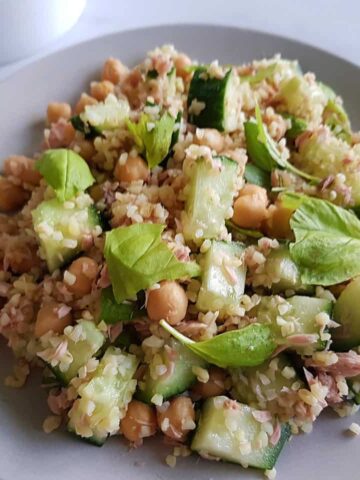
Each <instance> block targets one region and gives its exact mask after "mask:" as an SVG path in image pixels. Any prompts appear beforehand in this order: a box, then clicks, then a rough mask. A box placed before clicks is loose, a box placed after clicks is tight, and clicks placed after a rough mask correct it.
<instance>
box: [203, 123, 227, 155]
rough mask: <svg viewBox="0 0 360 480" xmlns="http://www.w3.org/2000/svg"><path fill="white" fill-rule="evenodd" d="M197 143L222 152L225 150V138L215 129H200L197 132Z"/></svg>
mask: <svg viewBox="0 0 360 480" xmlns="http://www.w3.org/2000/svg"><path fill="white" fill-rule="evenodd" d="M196 143H198V144H199V145H206V146H208V147H210V148H211V149H212V150H216V151H217V152H221V150H223V148H224V137H223V136H222V135H221V133H220V132H218V131H217V130H216V129H215V128H204V129H200V128H198V129H197V130H196Z"/></svg>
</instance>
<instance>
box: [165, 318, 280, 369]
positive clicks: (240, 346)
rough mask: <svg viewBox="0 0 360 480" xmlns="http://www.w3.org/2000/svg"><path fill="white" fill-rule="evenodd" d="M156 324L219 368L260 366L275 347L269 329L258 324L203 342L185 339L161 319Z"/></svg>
mask: <svg viewBox="0 0 360 480" xmlns="http://www.w3.org/2000/svg"><path fill="white" fill-rule="evenodd" d="M160 325H161V326H162V327H163V328H164V329H165V330H167V331H168V332H169V333H171V335H173V336H174V337H175V338H176V339H177V340H179V342H181V343H182V344H183V345H186V346H187V347H188V348H189V349H190V350H191V351H192V352H194V353H195V354H196V355H198V356H199V357H201V358H203V359H204V360H206V361H207V362H209V363H212V364H214V365H217V366H218V367H222V368H230V367H254V366H256V365H261V364H262V363H263V362H264V361H265V360H266V359H267V358H269V357H270V356H271V354H272V353H273V352H274V350H275V348H276V344H275V342H274V339H273V335H272V333H271V329H270V328H269V327H268V326H267V325H260V324H258V323H253V324H251V325H248V326H247V327H244V328H241V329H240V330H231V331H230V332H226V333H221V334H220V335H216V336H215V337H213V338H211V339H210V340H205V341H203V342H194V341H193V340H191V339H190V338H188V337H185V336H184V335H183V334H181V333H180V332H178V331H177V330H176V329H175V328H173V327H171V326H170V325H169V324H168V323H167V322H166V321H165V320H161V321H160Z"/></svg>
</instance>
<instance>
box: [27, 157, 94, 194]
mask: <svg viewBox="0 0 360 480" xmlns="http://www.w3.org/2000/svg"><path fill="white" fill-rule="evenodd" d="M36 168H37V170H38V171H39V172H40V173H41V175H42V176H43V177H44V178H45V180H46V181H47V183H48V184H49V185H50V186H51V187H52V188H53V189H54V192H55V194H56V197H57V198H58V200H60V201H62V202H64V201H65V200H70V199H71V198H74V197H75V196H76V195H77V194H78V193H80V192H83V191H84V190H86V189H87V188H88V187H90V186H91V185H92V184H93V183H94V182H95V179H94V177H93V176H92V173H91V171H90V168H89V167H88V164H87V163H86V162H85V160H83V159H82V158H81V157H80V155H78V154H77V153H76V152H74V151H73V150H67V149H66V148H58V149H53V150H47V151H46V152H45V153H44V154H43V156H42V157H41V159H40V160H38V161H37V162H36Z"/></svg>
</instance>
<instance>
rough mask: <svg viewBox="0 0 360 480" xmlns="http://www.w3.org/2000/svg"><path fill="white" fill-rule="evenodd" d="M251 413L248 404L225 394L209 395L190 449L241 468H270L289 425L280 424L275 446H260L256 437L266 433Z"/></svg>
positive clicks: (281, 445)
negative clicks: (278, 437) (280, 427)
mask: <svg viewBox="0 0 360 480" xmlns="http://www.w3.org/2000/svg"><path fill="white" fill-rule="evenodd" d="M254 413H255V410H254V409H252V408H251V407H249V406H248V405H244V404H241V403H238V402H236V401H235V400H230V399H229V398H227V397H225V396H220V397H213V398H209V399H208V400H207V401H206V402H205V404H204V406H203V408H202V411H201V417H200V420H199V424H198V427H197V429H196V432H195V436H194V438H193V441H192V444H191V449H192V450H195V451H196V452H198V453H199V454H200V455H201V454H203V455H205V456H206V457H207V456H212V457H215V458H220V459H221V460H225V461H228V462H234V463H239V464H241V465H243V466H244V467H247V466H250V467H255V468H261V469H264V470H265V469H266V470H271V469H272V468H273V467H274V465H275V463H276V461H277V459H278V456H279V454H280V452H281V450H282V448H283V447H284V445H285V443H286V441H287V440H288V439H289V437H290V428H289V426H288V425H283V426H282V431H281V436H280V439H279V441H278V442H277V444H276V445H274V446H272V445H271V443H270V442H269V443H268V445H267V446H265V447H263V446H260V445H259V437H263V436H265V435H266V433H265V430H264V429H263V428H262V426H263V424H262V423H260V422H259V421H258V420H256V418H255V416H256V414H255V415H253V414H254ZM257 413H259V412H257ZM267 438H268V437H267Z"/></svg>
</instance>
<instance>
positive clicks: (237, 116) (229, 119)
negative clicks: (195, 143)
mask: <svg viewBox="0 0 360 480" xmlns="http://www.w3.org/2000/svg"><path fill="white" fill-rule="evenodd" d="M239 87H240V79H239V77H238V75H237V74H236V73H235V72H234V71H233V70H232V69H230V70H228V71H227V72H226V74H225V75H224V77H223V78H216V77H212V76H211V75H210V73H209V72H208V71H207V69H206V68H204V67H199V68H198V69H197V70H195V72H194V75H193V78H192V80H191V83H190V88H189V94H188V100H187V104H188V109H189V122H190V123H193V124H195V125H197V126H198V127H200V128H216V129H217V130H220V131H226V132H233V131H235V130H237V129H238V128H239V127H240V125H241V103H242V101H241V89H240V88H239ZM197 107H199V108H197Z"/></svg>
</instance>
